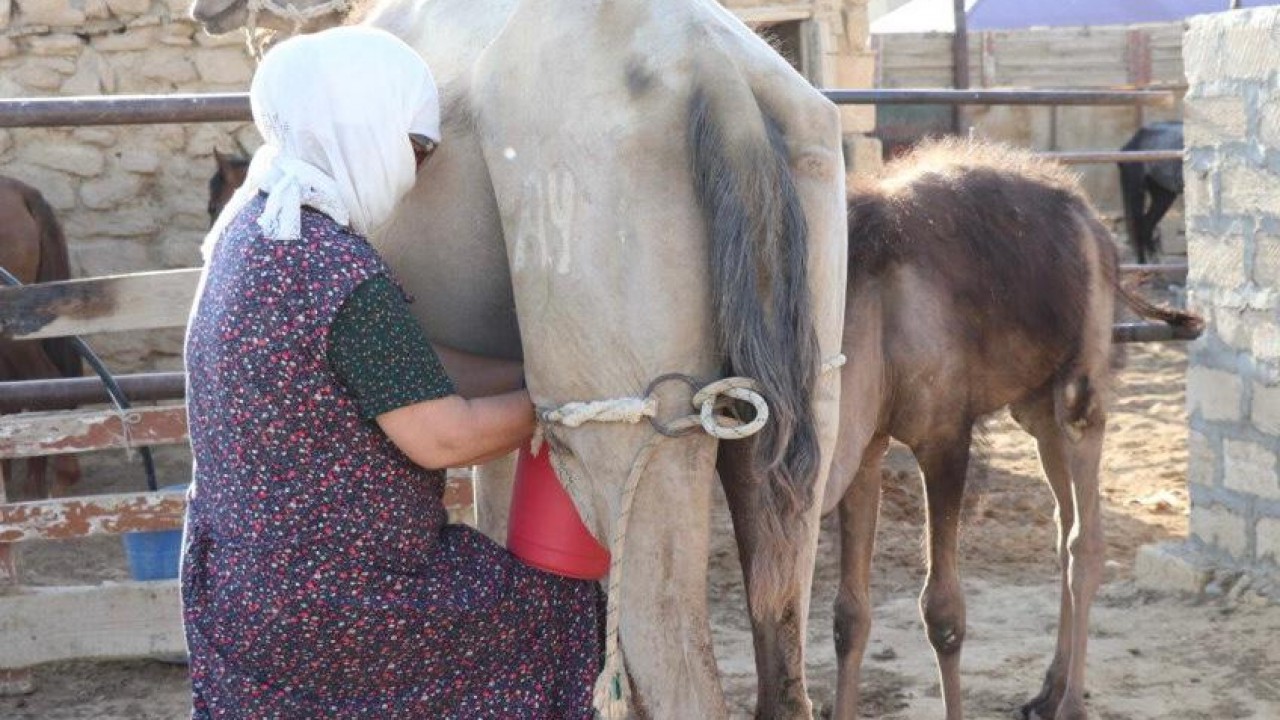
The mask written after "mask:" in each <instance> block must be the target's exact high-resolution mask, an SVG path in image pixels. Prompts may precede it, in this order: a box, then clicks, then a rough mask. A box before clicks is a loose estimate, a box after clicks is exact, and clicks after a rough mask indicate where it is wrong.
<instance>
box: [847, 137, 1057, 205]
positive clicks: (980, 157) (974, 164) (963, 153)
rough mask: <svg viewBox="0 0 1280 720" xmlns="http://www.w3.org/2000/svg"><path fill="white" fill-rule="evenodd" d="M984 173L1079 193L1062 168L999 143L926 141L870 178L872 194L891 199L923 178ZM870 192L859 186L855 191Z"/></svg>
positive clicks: (959, 140) (945, 139)
mask: <svg viewBox="0 0 1280 720" xmlns="http://www.w3.org/2000/svg"><path fill="white" fill-rule="evenodd" d="M979 170H986V171H990V172H993V173H997V174H999V175H1003V176H1005V177H1017V178H1019V179H1020V180H1025V181H1032V182H1036V183H1039V184H1041V185H1045V186H1047V187H1053V188H1057V189H1059V190H1063V191H1065V192H1070V193H1076V194H1081V190H1080V178H1079V176H1078V175H1077V174H1076V173H1074V172H1072V171H1071V170H1069V169H1067V168H1066V167H1065V166H1063V165H1061V164H1059V163H1055V162H1051V161H1048V160H1043V159H1041V158H1038V157H1036V156H1035V155H1032V154H1031V153H1030V152H1028V151H1026V150H1022V149H1019V148H1015V147H1011V146H1009V145H1004V144H1000V143H993V142H987V141H979V140H962V139H959V138H940V139H931V140H926V141H924V142H922V143H920V144H919V145H917V146H916V147H915V149H913V150H912V151H911V152H910V153H907V154H906V155H903V156H902V157H899V158H897V159H895V160H893V161H892V162H890V163H888V164H886V165H885V167H884V169H883V170H882V171H881V172H880V173H879V175H877V176H876V177H875V178H874V186H872V187H874V188H875V189H876V191H878V192H880V193H882V194H885V195H888V196H893V195H896V194H898V193H901V192H910V190H911V188H912V187H913V185H915V184H916V183H918V182H919V181H920V178H921V177H922V176H924V175H936V176H942V177H956V176H958V175H961V174H966V173H973V172H974V171H979ZM865 189H870V188H869V187H867V186H862V185H860V186H859V190H865Z"/></svg>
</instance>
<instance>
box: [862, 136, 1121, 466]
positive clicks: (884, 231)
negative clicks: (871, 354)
mask: <svg viewBox="0 0 1280 720" xmlns="http://www.w3.org/2000/svg"><path fill="white" fill-rule="evenodd" d="M849 227H850V236H851V242H850V251H849V254H850V277H851V278H852V281H851V284H850V292H851V295H858V294H860V293H867V292H876V293H878V294H879V301H880V303H881V304H882V312H883V317H884V328H885V334H884V337H883V338H882V343H881V345H882V351H883V354H884V367H885V370H884V375H885V377H884V382H885V388H884V389H885V391H886V393H887V396H888V397H891V398H892V402H887V403H885V404H884V405H885V407H886V409H887V417H884V418H882V426H883V429H884V430H885V431H887V432H888V433H889V434H891V435H893V436H894V437H898V438H899V439H902V440H904V441H907V442H910V441H911V440H912V439H917V438H921V437H925V436H928V435H930V434H936V432H937V431H938V430H939V429H940V428H939V427H938V425H939V423H947V424H966V423H970V422H972V420H973V419H975V418H976V417H978V416H980V415H982V414H985V413H989V412H992V411H994V410H997V409H999V408H1001V407H1003V406H1005V405H1008V404H1010V403H1015V402H1017V401H1019V400H1020V399H1023V398H1025V397H1027V396H1028V395H1030V394H1032V393H1034V392H1036V391H1038V390H1042V389H1047V386H1048V385H1050V384H1051V383H1053V382H1054V380H1055V379H1066V378H1067V377H1068V376H1070V375H1072V374H1075V373H1076V372H1078V371H1079V366H1080V365H1081V364H1082V363H1086V362H1088V363H1090V364H1093V361H1096V360H1097V358H1090V357H1088V356H1089V355H1090V354H1096V353H1097V352H1098V351H1099V350H1101V351H1104V352H1105V351H1106V349H1105V348H1096V347H1095V346H1097V345H1099V344H1100V343H1098V342H1096V338H1095V337H1092V335H1091V334H1090V332H1089V331H1090V330H1091V327H1090V325H1091V324H1092V325H1097V324H1098V323H1099V322H1105V324H1106V326H1107V327H1108V328H1109V326H1110V322H1111V317H1110V308H1111V298H1112V297H1113V296H1114V274H1115V251H1114V248H1113V247H1112V246H1111V244H1110V241H1109V240H1108V238H1107V235H1106V231H1105V230H1104V229H1103V228H1102V227H1101V226H1100V225H1099V224H1098V221H1097V220H1096V219H1095V215H1094V212H1093V210H1092V208H1091V207H1090V206H1089V204H1088V201H1087V200H1085V199H1084V197H1083V195H1082V194H1081V192H1080V190H1079V187H1078V185H1077V184H1076V182H1075V180H1074V178H1073V177H1072V176H1071V175H1070V174H1068V173H1067V172H1065V171H1063V170H1061V169H1059V168H1058V167H1056V166H1053V165H1049V164H1047V163H1044V162H1041V161H1038V160H1036V159H1035V158H1033V157H1031V156H1030V155H1028V154H1026V153H1022V152H1017V151H1014V150H1011V149H1008V148H1001V147H993V146H989V145H984V144H980V143H971V142H954V141H951V142H939V143H934V144H930V145H927V146H925V147H923V148H921V149H919V150H917V151H916V152H914V153H912V154H911V155H910V156H908V157H906V158H904V159H903V160H901V161H899V162H897V163H894V164H891V165H890V166H889V167H888V168H886V171H885V174H884V176H883V177H882V178H880V179H879V180H878V181H877V182H876V183H875V184H868V185H866V186H864V187H859V188H855V189H854V191H853V194H852V198H851V202H850V216H849ZM851 306H852V301H851ZM1099 314H1105V315H1106V316H1105V317H1103V318H1099V317H1098V315H1099ZM1094 334H1096V333H1094Z"/></svg>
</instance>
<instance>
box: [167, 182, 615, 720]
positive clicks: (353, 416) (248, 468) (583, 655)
mask: <svg viewBox="0 0 1280 720" xmlns="http://www.w3.org/2000/svg"><path fill="white" fill-rule="evenodd" d="M262 202H263V201H262V197H261V196H259V198H257V199H256V200H255V201H253V202H251V203H250V204H249V205H247V206H246V207H245V209H244V210H243V211H242V212H241V213H240V215H239V216H238V217H237V218H236V220H235V221H233V222H232V223H231V225H230V226H229V227H228V228H227V231H226V233H225V234H224V236H223V238H222V240H221V241H220V242H219V243H218V245H217V247H216V249H215V252H214V257H213V258H212V260H211V263H210V267H209V272H208V275H207V278H206V282H205V287H204V290H203V293H202V295H201V297H200V298H199V300H198V303H199V304H198V308H197V310H196V313H195V315H194V316H193V318H192V321H191V324H190V327H189V331H188V337H187V347H186V363H187V372H188V386H187V392H188V406H189V421H190V431H191V445H192V450H193V453H194V456H195V463H196V464H195V481H194V483H193V487H192V490H191V497H190V504H189V508H188V513H187V523H186V535H185V538H184V547H183V567H182V599H183V618H184V622H185V627H186V633H187V642H188V646H189V649H190V654H191V681H192V693H193V708H192V717H193V718H236V719H238V720H247V719H249V718H282V719H290V718H299V719H302V718H306V719H309V720H310V719H318V718H335V719H339V718H386V719H393V718H433V719H434V718H557V719H558V718H589V717H591V709H590V704H591V701H590V695H591V686H592V684H593V682H594V680H595V677H596V674H597V673H598V671H599V664H600V634H599V628H600V620H601V611H602V607H601V604H600V602H599V599H600V598H599V589H598V587H597V585H596V584H595V583H592V582H584V581H576V580H568V579H564V578H559V577H556V576H552V575H548V574H545V573H542V572H540V571H537V570H534V569H531V568H529V567H527V566H525V565H523V564H521V563H520V562H519V561H518V560H516V559H515V558H514V557H513V556H512V555H510V554H509V553H508V552H507V551H506V550H504V549H503V548H501V547H499V546H498V545H496V544H494V543H492V542H491V541H489V540H488V539H487V538H485V537H484V536H482V535H480V534H479V533H478V532H476V531H474V530H472V529H470V528H468V527H465V526H458V525H448V524H446V515H445V509H444V506H443V502H442V498H443V492H444V476H443V473H440V472H431V471H427V470H423V469H422V468H420V467H418V466H416V465H414V464H413V463H412V462H410V461H409V459H408V458H407V457H405V456H404V455H403V454H402V453H401V452H400V451H399V450H398V449H397V448H396V447H395V446H394V445H393V444H392V443H391V441H390V440H389V439H388V438H387V437H386V435H385V434H383V433H382V431H381V430H380V429H379V428H378V426H377V425H376V424H375V423H374V422H372V421H371V420H370V417H372V416H373V415H376V414H377V412H379V411H382V410H386V409H391V408H389V407H387V404H388V402H387V398H388V397H395V396H396V393H397V392H400V394H401V395H402V396H403V392H402V391H395V392H392V391H388V392H378V391H377V390H376V386H377V385H378V384H379V383H383V384H387V382H388V381H387V380H386V378H385V377H384V378H382V379H375V381H374V382H372V383H370V382H365V381H360V382H353V381H352V379H351V378H350V377H344V375H343V374H342V373H339V372H337V371H336V370H335V368H334V367H333V357H332V354H331V348H330V344H331V339H332V338H331V330H332V326H333V324H334V321H335V318H338V317H339V316H340V314H341V313H342V312H345V311H344V310H343V308H344V305H345V304H346V302H347V300H348V299H350V298H351V297H352V296H353V293H355V292H356V290H357V289H358V288H360V287H361V286H362V285H365V283H366V282H367V281H369V280H371V279H375V278H380V277H389V273H388V271H387V269H386V267H385V266H384V265H383V263H382V261H381V259H380V258H379V257H378V256H377V254H376V252H375V251H374V250H373V249H372V248H371V247H370V246H369V245H368V244H367V243H366V242H365V241H364V240H363V239H362V238H360V237H357V236H355V235H353V234H351V233H350V232H348V231H347V230H345V229H344V228H342V227H341V226H339V225H338V224H337V223H335V222H333V221H332V220H330V219H329V218H328V217H327V216H325V215H323V214H321V213H319V212H316V211H313V210H310V209H304V210H303V219H302V229H303V237H302V239H301V240H294V241H277V240H272V239H268V238H264V237H262V235H261V234H260V233H259V232H258V228H257V225H256V223H255V222H254V220H255V219H256V218H257V216H258V215H259V214H260V213H261V210H262ZM376 285H377V283H374V284H373V285H369V286H366V287H374V286H376ZM361 295H365V296H366V300H368V298H369V296H371V295H370V293H367V292H364V291H362V292H361ZM366 304H368V303H366ZM356 305H358V304H356ZM372 306H373V307H384V308H385V307H386V304H385V303H383V304H381V305H379V303H378V302H376V299H375V301H374V302H373V303H372ZM389 312H390V313H391V314H392V315H394V314H395V311H394V310H392V311H389ZM369 323H370V324H371V325H377V324H378V322H377V317H376V316H375V317H373V318H371V319H370V320H369ZM356 324H357V325H358V324H359V323H356ZM418 332H420V331H418ZM348 337H350V336H348ZM371 337H372V336H371ZM344 346H345V347H346V348H347V349H348V350H349V351H350V352H351V353H354V354H355V355H357V356H358V355H360V354H361V345H360V343H359V342H356V343H354V344H353V343H351V342H345V343H344ZM408 346H413V344H412V343H409V344H408ZM364 350H365V352H366V354H367V353H368V352H384V353H385V352H386V351H387V350H386V348H385V347H383V348H372V349H371V348H369V347H366V348H364ZM393 351H394V348H393ZM427 360H428V362H434V361H433V360H432V359H430V358H428V359H427ZM389 362H390V361H389ZM395 362H405V358H404V357H397V358H396V359H395ZM348 364H349V363H348ZM432 367H438V366H432ZM419 375H420V376H421V377H425V378H426V380H425V381H423V382H422V383H421V384H420V387H418V388H417V389H416V390H412V391H411V393H410V396H416V398H417V399H426V398H429V397H435V396H438V395H440V394H443V393H447V392H449V391H451V385H450V384H449V383H448V382H447V379H445V380H443V381H441V380H439V378H438V377H435V375H434V374H433V373H432V372H427V373H425V374H419ZM387 377H394V375H390V376H387ZM433 377H435V379H434V380H433V379H432V378H433ZM353 386H359V387H361V388H364V392H363V394H357V392H356V391H355V390H353ZM371 387H373V388H374V389H373V390H370V389H369V388H371ZM392 404H394V403H392Z"/></svg>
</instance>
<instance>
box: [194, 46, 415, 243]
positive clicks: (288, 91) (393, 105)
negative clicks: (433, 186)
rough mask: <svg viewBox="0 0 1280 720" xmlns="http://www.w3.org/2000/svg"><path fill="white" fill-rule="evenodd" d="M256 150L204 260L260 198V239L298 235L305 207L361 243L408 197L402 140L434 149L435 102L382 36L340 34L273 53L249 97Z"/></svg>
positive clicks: (407, 51)
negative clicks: (426, 142)
mask: <svg viewBox="0 0 1280 720" xmlns="http://www.w3.org/2000/svg"><path fill="white" fill-rule="evenodd" d="M249 100H250V103H251V105H252V108H253V120H254V124H256V125H257V127H258V132H259V133H261V134H262V138H263V142H264V144H263V146H262V147H261V148H260V149H259V150H258V151H257V152H256V153H255V154H254V156H253V161H252V162H251V163H250V165H249V170H248V175H247V176H246V178H245V182H244V185H242V186H241V187H240V189H239V190H237V191H236V193H235V195H234V196H233V197H232V199H231V201H230V202H229V203H227V206H226V207H225V208H224V209H223V211H222V213H221V214H220V215H219V216H218V220H217V222H216V223H214V227H213V228H212V229H211V230H210V231H209V235H208V237H207V238H206V240H205V251H206V252H205V255H206V258H207V257H208V256H209V255H210V252H209V251H210V250H211V249H212V245H213V244H214V243H215V242H217V238H218V237H219V236H221V235H222V231H223V229H224V228H225V227H226V225H227V223H228V222H230V220H231V219H232V218H233V217H235V214H236V213H237V212H239V210H240V209H241V208H242V207H243V206H244V205H245V203H247V202H248V201H249V200H250V199H252V198H253V197H254V196H255V195H256V194H257V192H258V191H259V190H262V191H265V192H266V193H268V198H267V203H266V207H265V209H264V211H263V213H262V217H261V218H259V220H258V225H259V226H260V227H261V228H262V230H263V232H264V234H265V235H266V236H267V237H271V238H278V239H285V240H288V239H296V238H298V237H299V236H300V235H301V227H300V225H301V214H302V206H303V205H309V206H311V207H314V208H315V209H317V210H320V211H321V212H324V213H325V214H327V215H329V216H330V217H331V218H333V219H334V220H336V221H337V222H339V223H342V224H344V225H350V227H351V228H352V229H353V230H354V231H355V232H357V233H360V234H362V235H369V234H370V233H372V232H374V231H375V230H376V229H377V228H378V227H380V226H381V225H383V224H384V223H386V222H387V220H389V219H390V218H391V214H392V211H393V210H394V209H395V206H396V203H398V202H399V201H400V199H401V198H403V197H404V195H405V194H406V193H407V192H409V189H410V188H412V187H413V182H414V177H415V166H414V157H413V150H412V148H411V147H410V145H409V138H408V135H409V134H410V133H415V134H420V135H425V136H427V137H429V138H431V139H433V140H436V141H437V142H438V141H439V140H440V102H439V93H438V91H437V90H436V85H435V81H434V80H433V78H432V77H431V71H430V70H429V69H428V68H427V65H426V63H425V62H424V61H423V60H422V58H421V57H420V56H419V55H418V54H417V53H416V52H414V51H413V49H412V48H410V47H409V46H408V45H406V44H405V43H404V42H403V41H401V40H400V39H398V38H396V37H395V36H393V35H391V34H390V33H387V32H385V31H382V30H377V29H374V28H367V27H342V28H334V29H332V30H325V31H323V32H319V33H314V34H311V35H300V36H298V37H294V38H290V39H288V40H285V41H283V42H281V43H280V44H279V45H276V46H275V47H274V48H272V49H271V50H270V51H269V52H268V53H267V55H266V57H265V58H264V59H263V61H262V64H261V65H260V66H259V67H258V71H257V73H256V74H255V75H254V77H253V84H252V86H251V87H250V90H249Z"/></svg>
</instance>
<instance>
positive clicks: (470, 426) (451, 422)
mask: <svg viewBox="0 0 1280 720" xmlns="http://www.w3.org/2000/svg"><path fill="white" fill-rule="evenodd" d="M376 420H377V423H378V425H379V426H380V427H381V428H382V431H383V432H385V433H386V434H387V437H388V438H390V439H391V442H392V443H394V444H395V446H396V447H398V448H400V451H401V452H403V453H404V454H405V455H407V456H408V457H409V459H410V460H412V461H414V462H415V463H417V464H418V465H421V466H423V467H425V468H432V469H435V468H446V467H458V466H463V465H472V464H475V463H478V462H481V461H484V460H488V459H491V458H493V457H496V456H500V455H504V454H506V453H509V452H511V451H513V450H515V449H516V448H518V447H520V445H521V443H523V442H525V441H526V440H528V439H529V436H531V435H532V434H533V429H534V410H533V403H532V402H530V400H529V393H528V392H526V391H524V390H517V391H515V392H509V393H504V394H502V395H494V396H492V397H483V398H474V399H470V400H468V399H466V398H464V397H462V396H460V395H449V396H447V397H442V398H437V399H435V400H426V401H423V402H418V403H413V404H412V405H406V406H404V407H401V408H397V409H395V410H391V411H389V412H385V413H382V414H381V415H378V416H377V418H376Z"/></svg>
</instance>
